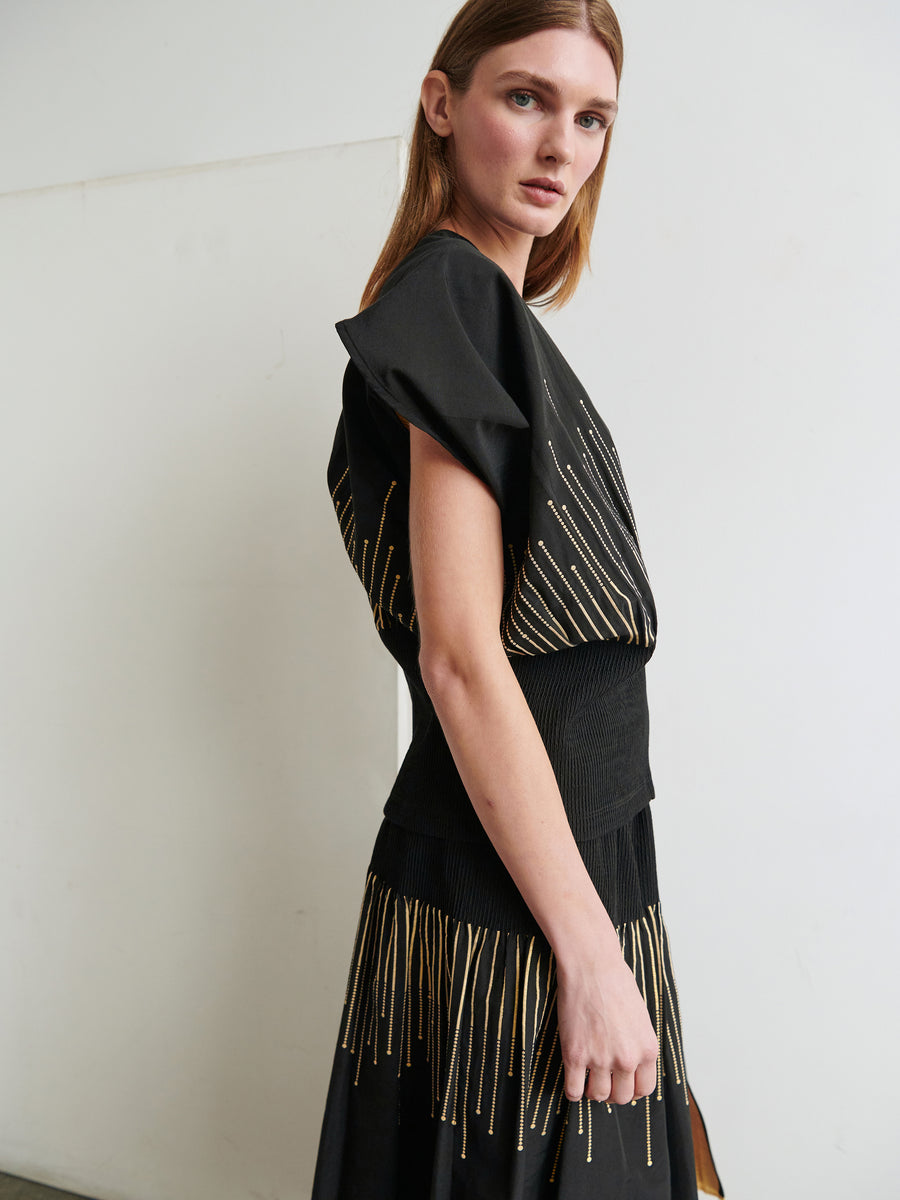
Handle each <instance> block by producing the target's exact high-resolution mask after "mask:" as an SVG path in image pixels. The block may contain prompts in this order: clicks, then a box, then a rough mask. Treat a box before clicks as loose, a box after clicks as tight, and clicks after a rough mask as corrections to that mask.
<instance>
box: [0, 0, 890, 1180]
mask: <svg viewBox="0 0 900 1200" xmlns="http://www.w3.org/2000/svg"><path fill="white" fill-rule="evenodd" d="M453 8H454V5H453V4H452V3H450V4H447V3H443V2H442V3H440V4H434V5H431V6H423V5H416V4H413V3H412V2H411V0H394V2H393V3H392V4H390V5H383V6H380V7H378V6H371V5H363V4H362V3H360V2H359V0H351V2H350V3H349V4H348V5H345V6H342V7H341V8H340V10H334V11H333V12H332V11H331V10H327V11H326V10H325V8H324V6H317V7H316V9H315V10H313V9H312V7H310V8H309V9H307V8H304V7H303V6H298V5H296V4H295V3H293V2H292V3H287V2H286V0H285V2H284V3H281V2H278V0H266V2H265V3H262V4H259V3H256V4H252V5H251V4H249V3H248V2H246V0H242V2H241V3H237V2H236V0H224V2H221V3H216V4H215V5H214V4H212V3H211V0H180V2H179V4H178V5H177V6H176V5H175V4H174V0H164V2H163V3H160V4H158V5H153V6H150V7H148V6H145V5H143V4H139V3H138V2H137V0H125V2H122V3H118V4H115V5H112V4H108V3H103V2H102V0H85V2H84V3H82V4H80V5H78V6H77V8H76V6H71V5H66V4H62V3H52V2H51V0H28V2H27V3H26V2H25V0H7V3H6V4H5V5H4V6H3V10H2V13H0V104H2V106H3V111H5V112H7V113H10V112H15V113H17V114H19V115H18V117H17V119H16V120H7V121H4V122H2V123H0V148H2V153H0V164H2V170H3V172H4V175H3V180H4V182H5V188H6V191H7V193H8V194H7V196H6V197H5V198H2V199H0V239H2V253H3V263H4V271H3V285H2V301H0V303H2V305H3V309H2V314H0V316H2V322H3V324H2V328H3V329H4V333H5V334H6V336H7V338H8V339H9V347H8V349H7V351H6V352H5V353H4V355H3V359H2V366H0V371H2V372H3V378H2V381H0V387H2V392H0V421H2V428H0V454H2V456H3V468H2V472H0V492H2V501H3V502H2V505H0V537H2V561H3V565H4V573H5V577H4V589H3V601H2V612H0V639H2V641H0V646H2V655H3V665H4V670H3V672H2V675H0V738H2V757H0V789H2V791H0V803H2V813H0V820H2V835H3V836H2V843H0V855H2V875H0V888H2V897H0V942H2V947H0V948H2V953H3V954H4V958H5V961H6V962H7V964H8V966H9V971H8V981H7V984H6V986H5V988H4V996H3V1000H2V1001H0V1005H2V1019H0V1077H2V1079H3V1081H4V1082H3V1085H2V1087H0V1168H3V1169H6V1170H9V1171H14V1172H15V1171H18V1172H20V1173H23V1174H28V1175H31V1176H32V1177H35V1178H40V1179H44V1180H47V1181H49V1182H55V1183H58V1184H66V1185H71V1186H73V1187H75V1188H78V1189H80V1190H82V1191H84V1192H89V1193H90V1194H91V1195H93V1196H97V1197H102V1198H106V1197H110V1198H111V1197H119V1196H121V1197H128V1198H129V1200H131V1198H138V1197H141V1198H142V1197H145V1196H146V1197H151V1196H152V1197H154V1200H161V1198H165V1197H169V1196H171V1197H173V1200H174V1198H175V1197H178V1200H184V1197H188V1196H189V1197H190V1198H191V1200H204V1198H205V1197H206V1196H210V1197H212V1196H213V1195H215V1197H216V1198H217V1200H230V1198H231V1197H245V1196H246V1197H250V1196H252V1195H254V1193H255V1194H265V1195H271V1196H273V1197H274V1196H281V1197H282V1200H284V1198H286V1197H289V1196H290V1197H293V1196H300V1197H302V1196H304V1195H305V1194H306V1193H307V1190H308V1180H309V1173H310V1170H311V1154H312V1147H313V1144H314V1140H315V1126H316V1124H317V1121H318V1117H319V1114H320V1112H321V1103H322V1099H323V1092H322V1089H323V1087H324V1077H325V1072H326V1069H327V1058H328V1056H329V1055H330V1043H331V1040H332V1037H333V1031H334V1027H335V1024H336V1006H337V1007H339V1004H340V999H341V996H342V989H343V974H344V971H345V968H346V956H347V950H348V947H349V941H350V939H351V938H352V932H353V930H352V926H353V922H354V919H355V906H356V903H357V901H358V894H359V878H358V876H359V871H360V870H361V869H362V864H363V863H364V859H365V854H366V851H367V849H368V842H369V840H370V836H371V832H372V830H373V829H374V826H375V823H376V822H377V815H378V811H379V809H380V805H381V803H382V801H383V798H384V794H385V792H386V789H387V786H388V785H389V781H390V776H391V771H392V768H393V765H394V761H393V760H394V754H393V746H392V744H390V740H389V739H386V736H385V734H386V731H391V730H393V728H394V724H395V721H396V712H395V708H394V703H393V697H394V680H393V677H392V675H391V672H390V664H389V660H387V656H386V655H385V654H384V652H383V651H382V650H381V648H380V646H379V645H378V643H377V639H376V638H375V635H374V633H373V631H372V629H371V628H370V623H369V620H368V614H367V612H366V610H365V598H364V596H363V595H362V592H361V590H360V589H359V587H358V584H356V583H355V580H354V577H353V575H352V572H351V571H350V568H349V564H348V563H347V562H346V559H345V557H344V554H343V548H342V546H341V544H340V540H339V537H338V534H337V529H336V526H335V525H334V517H333V513H332V512H331V511H330V506H329V502H328V498H327V493H326V491H325V486H324V462H325V459H326V457H327V452H328V448H329V441H330V435H331V432H332V430H333V424H334V419H335V416H336V411H337V403H338V396H337V388H338V382H339V376H340V366H341V357H342V356H341V353H340V347H339V345H338V343H337V339H336V337H335V336H334V335H333V333H332V332H331V323H332V321H333V320H334V319H336V318H337V317H338V316H343V315H346V314H347V313H349V312H352V311H353V309H354V307H355V303H356V297H357V294H358V291H359V287H360V285H361V283H362V281H363V279H364V277H365V274H366V270H367V268H368V266H369V265H370V262H371V259H372V257H373V254H374V250H375V248H376V247H377V244H378V242H379V239H380V237H381V235H382V233H383V231H384V224H385V221H386V218H387V213H388V208H389V205H390V200H391V195H392V194H393V187H394V176H393V161H394V152H395V143H393V142H389V143H384V142H382V143H378V144H375V145H372V146H361V147H355V148H351V149H347V150H346V151H344V152H341V151H337V150H335V151H328V150H325V151H319V152H316V153H315V154H312V155H311V156H308V157H307V156H306V155H304V154H299V153H298V154H293V153H291V154H288V155H287V157H285V158H277V159H273V160H269V161H268V162H267V163H266V162H263V163H257V162H255V161H243V160H244V158H245V157H246V156H253V155H258V154H261V153H267V152H271V151H279V150H283V151H291V152H294V151H297V150H298V148H300V147H308V146H323V145H327V144H332V143H337V142H348V143H349V142H354V141H357V140H360V139H368V138H372V137H388V136H394V137H396V135H399V134H403V133H405V132H406V129H407V125H408V117H409V114H410V113H411V111H412V100H413V97H414V95H415V91H416V88H417V83H418V79H419V77H420V75H421V74H422V72H423V71H424V69H425V68H426V67H427V60H428V56H429V55H430V53H431V51H432V49H433V47H434V45H435V44H436V42H437V39H438V37H439V35H440V32H441V30H442V28H443V25H444V24H445V22H446V20H447V18H448V17H449V16H450V15H451V13H452V11H453ZM619 12H620V16H621V17H622V21H623V27H624V30H625V35H626V73H625V77H624V80H623V87H622V91H621V94H620V101H621V113H620V116H619V119H618V121H617V125H616V130H615V134H614V139H615V140H614V146H613V152H612V155H611V159H610V168H609V172H608V178H607V184H606V188H605V192H604V197H603V202H602V205H601V214H600V222H599V226H598V231H597V237H596V239H595V252H594V275H593V276H592V277H591V278H590V279H589V280H587V281H586V283H585V285H584V287H583V288H582V291H581V293H580V295H579V297H578V299H577V300H576V302H575V303H574V304H573V305H571V306H570V307H569V309H567V310H566V311H565V312H564V313H562V314H559V315H557V316H554V317H553V318H552V319H551V320H550V326H551V329H552V332H553V333H554V336H556V337H557V339H558V340H559V342H560V343H561V345H562V347H563V349H564V350H565V351H566V353H567V354H568V355H569V357H570V360H571V361H572V363H573V365H574V366H575V368H576V370H577V371H578V372H579V373H580V374H581V375H582V377H583V379H584V382H585V383H586V384H587V386H588V387H589V389H590V391H591V392H592V395H593V396H594V399H595V401H596V403H597V405H598V407H599V408H600V410H601V412H603V413H604V415H605V416H606V418H607V420H608V422H609V424H610V426H611V428H612V430H613V432H614V434H615V436H616V440H617V442H618V444H619V448H620V451H621V454H622V458H623V461H624V465H625V469H626V474H627V478H628V480H629V487H630V490H631V493H632V498H633V500H634V503H635V508H636V512H637V517H638V522H639V528H640V530H641V535H642V542H643V546H644V550H645V554H646V557H647V560H648V563H649V566H650V569H651V577H652V580H653V583H654V587H655V592H656V595H657V600H658V602H659V607H660V614H661V636H660V645H659V649H658V651H657V653H656V655H655V656H654V660H653V663H652V664H651V669H650V673H649V675H650V686H651V704H652V720H653V734H652V758H653V767H654V777H655V780H656V784H657V793H658V798H657V800H656V801H654V812H655V818H656V825H657V833H658V842H659V850H660V873H661V883H662V888H663V902H664V906H665V910H666V915H667V921H668V925H669V930H670V933H671V936H672V940H673V951H674V954H675V963H676V968H677V971H678V982H679V989H680V993H681V999H682V1005H683V1008H684V1020H685V1036H686V1042H687V1049H688V1053H689V1056H690V1057H689V1062H690V1071H691V1079H692V1085H693V1087H694V1090H695V1092H696V1095H697V1097H698V1100H699V1101H700V1104H701V1106H702V1107H703V1109H704V1113H705V1116H706V1118H707V1123H708V1126H709V1131H710V1135H711V1138H712V1144H713V1150H714V1153H715V1155H716V1160H717V1164H718V1166H719V1168H720V1170H721V1174H722V1176H723V1179H724V1181H725V1184H726V1188H727V1191H728V1196H729V1200H756V1198H757V1197H766V1200H788V1198H789V1197H790V1198H791V1200H794V1198H796V1197H798V1196H800V1197H809V1200H845V1197H847V1196H848V1195H853V1196H856V1195H859V1196H866V1197H868V1196H872V1197H878V1198H879V1200H880V1198H881V1197H883V1196H887V1195H893V1194H895V1193H896V1192H897V1191H898V1186H900V1172H898V1170H897V1167H896V1163H895V1159H894V1155H893V1150H892V1145H893V1140H894V1132H893V1131H894V1125H895V1122H896V1118H897V1116H898V1106H897V1101H896V1099H895V1097H894V1095H893V1078H894V1076H895V1074H896V1072H897V1070H898V1069H900V1060H898V1051H897V1048H896V1041H895V1039H894V1038H893V1037H892V1036H891V1030H892V1028H893V1021H894V1018H895V1013H896V1011H897V1007H898V1004H900V994H898V993H900V987H898V975H897V970H896V967H895V965H894V962H893V958H892V954H891V950H892V947H893V944H894V942H895V940H896V935H895V932H894V925H895V913H896V911H897V908H898V902H900V895H898V884H897V872H896V870H895V868H894V863H893V859H894V856H895V849H896V845H897V834H898V818H897V815H896V813H897V801H898V799H900V796H898V787H897V784H896V782H895V767H894V762H893V751H894V745H895V743H896V740H897V734H896V731H897V728H898V716H900V714H898V711H897V701H896V676H897V671H898V666H900V663H898V653H897V651H898V645H897V634H896V632H895V625H894V622H893V612H894V609H895V608H896V605H897V601H898V598H900V596H898V593H900V583H898V574H897V562H896V559H897V555H896V540H897V539H896V523H897V502H898V494H897V482H896V479H897V472H896V468H895V466H894V464H893V457H894V449H895V446H896V440H897V418H896V415H895V413H896V403H897V397H898V372H897V365H896V351H895V340H896V334H895V331H896V329H897V327H898V324H900V311H898V309H900V306H898V282H897V281H898V259H900V253H898V251H900V245H898V240H900V239H898V232H897V222H896V213H897V212H898V211H900V178H898V174H900V169H898V165H897V159H896V154H895V152H894V145H895V137H896V135H895V130H896V126H897V119H898V117H900V97H898V85H897V78H896V76H897V73H896V70H895V66H894V64H895V62H896V59H897V53H898V50H900V36H898V11H897V10H896V8H895V7H894V6H893V5H891V4H889V3H888V0H865V2H863V3H860V4H858V5H856V6H854V8H853V10H852V13H851V12H850V10H848V9H847V7H846V5H844V4H838V3H837V2H836V0H818V2H817V3H815V4H813V3H812V0H760V2H759V3H757V4H755V5H753V6H745V5H727V6H723V5H721V4H717V3H713V0H685V2H683V3H682V4H680V5H679V6H677V8H673V7H672V6H671V5H667V4H663V3H661V0H642V2H641V3H638V2H637V0H623V3H621V4H620V5H619ZM348 31H352V33H351V32H348ZM373 46H377V47H378V52H377V53H376V54H373V53H372V47H373ZM163 80H165V82H163ZM26 99H27V103H23V100H26ZM367 155H371V156H372V157H371V158H367V157H366V156H367ZM360 156H362V157H360ZM216 160H226V161H224V162H222V164H221V165H220V166H218V167H216V168H209V167H200V168H199V169H198V168H197V164H205V163H210V162H213V161H216ZM161 167H173V168H180V169H181V173H178V172H176V173H175V174H165V175H162V176H159V177H153V176H146V175H141V176H138V177H135V178H132V179H129V180H125V181H123V182H121V183H114V184H112V185H108V184H104V185H103V186H100V187H96V186H89V187H86V188H84V189H80V188H78V187H68V188H65V189H63V190H62V191H59V192H48V193H41V192H34V191H30V192H29V191H22V189H29V188H40V187H44V186H47V185H50V184H73V183H76V182H77V181H81V180H90V179H96V178H98V177H104V176H116V175H120V174H122V173H123V172H129V171H137V172H146V171H153V170H155V169H157V168H161ZM259 181H263V182H262V183H261V182H259ZM15 191H18V193H19V194H13V192H15ZM311 213H314V214H315V215H314V216H313V215H310V214H311ZM323 214H324V215H323ZM335 247H339V253H337V254H336V253H335ZM322 262H326V263H328V264H330V269H329V270H327V271H325V270H323V269H320V268H319V266H318V265H317V264H320V263H322ZM357 593H358V594H357ZM331 625H338V626H339V627H340V628H341V629H342V630H346V631H348V632H347V633H346V637H344V636H343V635H342V638H341V640H338V641H335V640H333V639H330V638H328V637H327V636H326V634H324V633H323V632H322V631H323V629H327V627H329V626H331ZM334 654H339V655H340V658H338V659H335V658H334V657H333V655H334ZM301 909H302V910H304V911H303V912H302V913H301V912H299V911H298V910H301ZM325 913H329V914H332V917H331V919H332V924H331V925H328V924H326V923H323V917H324V914H325Z"/></svg>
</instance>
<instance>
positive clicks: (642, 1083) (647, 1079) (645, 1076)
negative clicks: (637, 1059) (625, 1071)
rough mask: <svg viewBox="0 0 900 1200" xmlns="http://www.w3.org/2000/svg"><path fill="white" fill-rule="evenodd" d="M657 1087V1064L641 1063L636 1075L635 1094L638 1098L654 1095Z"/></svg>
mask: <svg viewBox="0 0 900 1200" xmlns="http://www.w3.org/2000/svg"><path fill="white" fill-rule="evenodd" d="M655 1087H656V1063H655V1062H645V1063H641V1065H640V1066H639V1067H638V1069H637V1070H636V1071H635V1073H634V1094H635V1096H637V1097H638V1098H640V1097H642V1096H650V1095H652V1093H653V1091H654V1089H655Z"/></svg>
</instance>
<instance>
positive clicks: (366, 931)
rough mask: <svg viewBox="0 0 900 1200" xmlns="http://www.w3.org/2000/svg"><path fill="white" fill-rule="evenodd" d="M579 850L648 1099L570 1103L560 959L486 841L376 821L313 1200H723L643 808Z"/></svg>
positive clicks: (648, 822)
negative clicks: (687, 1047) (650, 1077)
mask: <svg viewBox="0 0 900 1200" xmlns="http://www.w3.org/2000/svg"><path fill="white" fill-rule="evenodd" d="M579 848H580V850H581V853H582V856H583V858H584V860H585V863H586V865H587V868H588V870H589V872H590V874H591V877H592V879H593V880H594V883H595V886H596V887H597V890H598V892H599V894H600V897H601V899H602V900H603V902H604V904H605V906H606V909H607V912H608V913H609V915H610V918H611V919H612V921H613V923H614V924H615V925H616V927H617V931H618V934H619V942H620V945H621V947H622V953H623V955H624V957H625V960H626V961H627V963H628V965H629V966H630V967H631V969H632V971H633V972H634V975H635V978H636V980H637V983H638V987H639V988H640V991H641V994H642V996H643V997H644V1000H645V1001H646V1003H647V1007H648V1010H649V1012H650V1016H651V1018H652V1020H653V1022H654V1025H655V1028H656V1033H657V1038H658V1041H659V1045H660V1055H659V1059H658V1062H657V1078H656V1087H655V1089H654V1091H653V1093H652V1094H651V1095H650V1096H647V1097H646V1098H644V1099H641V1100H638V1101H634V1102H632V1103H630V1104H626V1105H614V1104H606V1103H598V1102H596V1101H592V1100H587V1099H582V1100H580V1101H576V1102H570V1101H569V1100H567V1099H566V1096H565V1092H564V1078H563V1065H562V1058H561V1054H560V1046H559V1034H558V1028H557V1019H556V974H555V965H554V959H553V955H552V953H551V951H550V948H549V946H548V944H547V942H546V939H545V938H544V936H543V934H542V933H541V931H540V929H539V928H538V927H537V925H536V923H535V922H534V919H533V918H532V916H531V914H530V912H529V911H528V909H527V907H526V906H525V904H524V902H523V901H522V899H521V897H520V895H519V893H518V891H517V889H516V888H515V885H514V884H513V882H512V880H511V878H510V877H509V874H508V873H507V871H506V869H505V867H504V866H503V864H502V862H501V861H500V859H499V858H498V856H497V855H496V852H495V851H494V849H493V847H492V846H491V844H490V842H489V841H488V840H487V838H484V839H483V841H479V842H455V841H447V840H444V839H440V838H430V837H426V836H423V835H421V834H415V833H411V832H409V831H407V830H404V829H402V828H400V827H399V826H397V825H394V824H392V823H391V822H389V821H385V822H384V823H383V825H382V827H381V830H380V832H379V835H378V839H377V841H376V845H375V849H374V852H373V856H372V860H371V864H370V869H369V875H368V879H367V882H366V888H365V894H364V898H363V903H362V909H361V913H360V920H359V927H358V930H357V935H356V940H355V945H354V950H353V957H352V962H351V967H350V973H349V978H348V983H347V992H346V998H345V1002H344V1009H343V1014H342V1018H341V1025H340V1033H339V1037H338V1043H337V1048H336V1051H335V1057H334V1066H333V1070H332V1076H331V1083H330V1087H329V1092H328V1098H327V1103H326V1110H325V1117H324V1121H323V1126H322V1136H321V1141H320V1146H319V1157H318V1163H317V1168H316V1176H315V1184H314V1188H313V1200H549V1198H550V1197H554V1198H560V1200H587V1198H588V1197H590V1198H591V1200H696V1197H697V1193H698V1187H699V1188H700V1190H702V1191H704V1192H707V1193H709V1194H711V1195H714V1196H723V1195H724V1192H723V1190H722V1187H721V1184H720V1181H719V1178H718V1175H717V1173H716V1169H715V1166H714V1163H713V1160H712V1156H711V1154H710V1150H709V1144H708V1140H707V1136H706V1130H705V1126H704V1123H703V1119H702V1117H701V1115H700V1112H699V1109H698V1108H697V1105H696V1103H695V1101H694V1098H693V1095H692V1093H691V1089H690V1087H689V1085H688V1080H687V1072H686V1068H685V1053H684V1045H683V1037H682V1030H681V1016H680V1011H679V1006H678V993H677V989H676V986H675V976H674V971H673V968H672V960H671V956H670V951H669V938H668V934H667V931H666V927H665V923H664V921H663V917H662V911H661V908H660V903H659V895H658V887H657V877H656V860H655V850H654V841H653V825H652V818H651V814H650V808H649V805H647V806H645V807H644V808H643V809H641V811H640V812H638V814H637V815H636V816H635V817H634V818H633V819H632V820H631V821H630V822H629V823H628V824H626V825H624V826H623V827H621V828H620V829H617V830H615V831H614V832H612V833H610V834H607V835H606V836H604V837H600V838H597V839H594V840H593V841H590V842H586V843H583V844H581V845H580V847H579Z"/></svg>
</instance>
